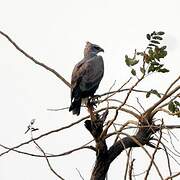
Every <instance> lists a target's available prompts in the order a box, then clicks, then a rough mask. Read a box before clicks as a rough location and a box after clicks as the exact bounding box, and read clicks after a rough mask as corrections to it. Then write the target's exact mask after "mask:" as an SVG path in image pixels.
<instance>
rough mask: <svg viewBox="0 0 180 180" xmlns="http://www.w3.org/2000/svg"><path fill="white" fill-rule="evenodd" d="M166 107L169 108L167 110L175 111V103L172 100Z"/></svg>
mask: <svg viewBox="0 0 180 180" xmlns="http://www.w3.org/2000/svg"><path fill="white" fill-rule="evenodd" d="M168 109H169V111H171V112H173V113H174V112H175V110H176V106H175V104H174V103H173V102H172V101H171V102H170V103H169V105H168Z"/></svg>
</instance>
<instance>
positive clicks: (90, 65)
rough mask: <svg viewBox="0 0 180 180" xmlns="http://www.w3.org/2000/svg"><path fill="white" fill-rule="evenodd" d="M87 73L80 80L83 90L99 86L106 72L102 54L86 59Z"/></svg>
mask: <svg viewBox="0 0 180 180" xmlns="http://www.w3.org/2000/svg"><path fill="white" fill-rule="evenodd" d="M85 64H86V67H85V73H84V74H83V76H82V79H81V81H80V84H79V86H80V89H81V91H90V90H92V89H94V88H98V86H99V83H100V81H101V79H102V77H103V74H104V63H103V59H102V57H101V56H94V57H92V58H91V59H89V60H87V61H86V63H85Z"/></svg>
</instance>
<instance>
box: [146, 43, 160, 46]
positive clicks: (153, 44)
mask: <svg viewBox="0 0 180 180" xmlns="http://www.w3.org/2000/svg"><path fill="white" fill-rule="evenodd" d="M148 46H154V47H158V46H157V45H155V44H151V43H150V44H149V45H148Z"/></svg>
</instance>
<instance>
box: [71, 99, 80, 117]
mask: <svg viewBox="0 0 180 180" xmlns="http://www.w3.org/2000/svg"><path fill="white" fill-rule="evenodd" d="M80 110H81V98H79V99H74V101H73V102H72V103H71V106H70V108H69V111H72V113H73V114H76V115H77V116H78V115H79V114H80Z"/></svg>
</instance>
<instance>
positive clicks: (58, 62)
mask: <svg viewBox="0 0 180 180" xmlns="http://www.w3.org/2000/svg"><path fill="white" fill-rule="evenodd" d="M179 8H180V2H179V0H158V1H157V0H151V1H147V0H136V1H134V0H126V1H123V0H90V1H87V0H64V1H63V0H51V1H50V0H31V1H27V0H0V30H1V31H4V32H6V33H7V34H8V35H9V36H10V37H11V38H12V39H13V40H14V41H15V42H16V43H17V44H18V45H19V46H20V47H22V48H23V49H24V50H25V51H26V52H28V53H29V54H30V55H32V56H33V57H35V58H36V59H38V60H39V61H41V62H43V63H45V64H47V65H48V66H50V67H52V68H54V69H55V70H57V71H58V72H59V73H60V74H61V75H63V76H64V77H65V78H66V79H67V80H68V81H70V77H71V72H72V69H73V67H74V65H75V64H76V63H77V62H78V61H79V60H81V59H82V57H83V48H84V46H85V42H86V41H90V42H92V43H96V44H98V45H100V46H101V47H102V48H103V49H104V50H105V53H104V54H103V55H102V56H103V58H104V61H105V75H104V78H103V81H102V83H101V86H100V88H99V90H98V92H99V93H101V92H104V91H108V89H109V87H110V86H111V85H112V84H113V82H114V80H116V85H117V87H119V86H120V85H122V83H124V82H125V81H126V80H127V79H128V77H129V75H130V73H129V71H128V68H127V67H126V65H125V64H124V56H125V54H133V52H134V49H135V48H136V49H139V50H143V49H144V48H145V47H146V44H147V40H146V38H145V35H146V34H147V33H151V32H152V31H154V30H157V31H159V30H161V31H165V32H166V35H165V41H164V43H165V44H167V45H168V56H167V58H166V61H167V62H166V64H167V65H166V67H167V68H168V69H170V73H169V74H167V75H164V76H163V77H160V76H158V78H159V79H158V78H156V81H151V80H150V81H149V82H148V83H147V84H145V85H144V89H145V88H146V87H147V88H150V87H152V86H155V87H156V88H157V89H159V90H162V91H163V90H164V89H165V88H166V87H167V86H168V85H169V84H170V82H171V81H172V80H173V79H175V78H176V77H177V76H178V74H179V67H180V63H179V61H180V54H179V49H180V21H179V17H180V10H179ZM0 83H1V91H0V109H1V120H0V121H1V126H0V143H1V144H3V145H7V146H8V147H12V146H14V145H17V144H19V143H21V142H23V141H25V140H28V139H30V135H28V134H27V135H25V134H24V132H25V130H26V127H27V125H28V123H29V122H30V120H31V119H33V118H36V126H37V127H39V129H40V130H39V132H36V134H37V135H38V134H41V133H43V132H47V131H48V130H51V129H56V128H59V127H61V126H63V125H65V124H69V123H71V122H72V121H75V120H77V119H79V118H80V117H83V115H85V114H86V111H84V112H82V115H81V116H80V117H78V118H77V117H75V116H72V114H71V113H69V112H68V111H61V112H50V111H47V109H48V108H61V107H67V106H69V103H70V97H69V96H70V92H69V88H68V87H67V86H65V85H64V84H63V83H62V82H61V81H59V79H57V78H56V77H55V76H54V75H53V74H51V73H50V72H47V71H46V70H44V69H43V68H41V67H39V66H37V65H35V64H33V63H32V62H30V60H29V59H27V58H26V57H24V56H23V55H22V54H21V53H20V52H18V51H17V50H16V49H15V48H14V47H13V46H12V45H11V44H10V43H9V42H8V41H7V39H5V38H4V37H2V36H0ZM90 139H91V136H90V135H89V133H88V132H87V130H86V129H85V128H84V127H83V123H81V124H80V125H79V126H78V127H77V126H76V127H74V128H73V129H72V130H71V131H70V130H67V131H66V132H64V133H63V137H61V133H59V134H58V135H52V136H50V137H49V138H47V139H46V140H45V139H44V140H41V141H39V142H40V143H41V146H42V147H43V148H44V150H45V151H46V152H49V153H54V154H55V153H60V152H63V151H66V150H69V149H71V148H73V147H78V145H81V144H83V143H85V142H86V141H87V140H90ZM23 150H26V151H29V152H33V151H34V152H36V153H39V151H38V150H37V148H35V146H34V145H33V144H32V145H30V146H26V147H24V148H23ZM0 151H1V152H2V151H4V149H2V148H1V149H0ZM94 160H95V155H94V154H93V153H92V152H89V151H87V150H84V151H81V153H80V154H78V153H75V154H74V156H73V155H70V156H67V157H62V158H61V157H60V158H57V159H51V162H52V165H53V167H54V168H55V169H56V170H57V171H58V172H59V173H60V174H61V175H62V176H63V177H64V178H65V179H67V180H78V179H80V177H79V175H78V172H77V171H76V168H78V169H79V170H80V171H81V173H82V175H83V176H84V178H85V179H88V177H89V175H90V173H91V170H92V168H93V164H94ZM137 161H138V160H137ZM141 161H143V160H142V159H141ZM116 162H117V163H116V166H115V165H112V167H113V168H114V169H113V168H111V169H113V170H112V172H113V173H111V174H110V178H109V179H110V180H111V179H113V180H118V179H120V178H119V176H120V175H121V172H120V170H119V169H118V165H120V164H122V163H123V162H125V160H124V161H123V158H118V160H116ZM139 172H141V168H139ZM152 177H153V175H152ZM0 179H1V180H10V179H18V180H36V179H47V180H49V179H51V180H56V179H57V178H56V177H55V176H54V175H53V174H52V172H50V170H49V169H48V167H47V164H46V161H45V159H43V158H42V159H40V158H39V159H38V158H33V157H28V156H25V155H20V154H16V153H13V152H11V153H9V154H7V155H5V156H3V157H0ZM137 179H138V178H137ZM139 179H140V178H139ZM139 179H138V180H139Z"/></svg>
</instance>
